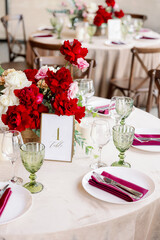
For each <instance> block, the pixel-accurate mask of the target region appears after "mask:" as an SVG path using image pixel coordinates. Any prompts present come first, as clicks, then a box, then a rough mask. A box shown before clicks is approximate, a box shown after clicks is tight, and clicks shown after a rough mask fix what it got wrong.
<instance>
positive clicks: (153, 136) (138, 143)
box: [132, 134, 160, 146]
mask: <svg viewBox="0 0 160 240" xmlns="http://www.w3.org/2000/svg"><path fill="white" fill-rule="evenodd" d="M135 136H136V137H146V138H160V134H135ZM132 145H133V146H134V145H135V146H136V145H155V146H156V145H157V146H158V145H159V146H160V141H153V140H151V141H148V142H140V141H139V140H138V139H134V140H133V143H132Z"/></svg>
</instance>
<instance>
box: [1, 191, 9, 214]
mask: <svg viewBox="0 0 160 240" xmlns="http://www.w3.org/2000/svg"><path fill="white" fill-rule="evenodd" d="M11 194H12V190H11V188H7V189H6V190H5V192H4V193H3V195H2V197H1V198H0V216H1V215H2V213H3V211H4V209H5V207H6V204H7V202H8V200H9V198H10V196H11Z"/></svg>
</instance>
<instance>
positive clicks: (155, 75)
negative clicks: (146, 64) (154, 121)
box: [146, 69, 160, 118]
mask: <svg viewBox="0 0 160 240" xmlns="http://www.w3.org/2000/svg"><path fill="white" fill-rule="evenodd" d="M148 75H149V77H150V84H149V92H148V99H147V107H146V111H147V112H150V110H151V108H152V103H153V98H154V97H155V96H156V103H157V108H158V117H159V118H160V70H158V69H152V70H150V71H148ZM155 86H156V87H157V90H158V91H157V93H156V89H155ZM154 91H155V92H154Z"/></svg>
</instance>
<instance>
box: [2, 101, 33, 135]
mask: <svg viewBox="0 0 160 240" xmlns="http://www.w3.org/2000/svg"><path fill="white" fill-rule="evenodd" d="M2 122H3V123H4V124H5V125H8V127H9V129H11V130H18V131H20V132H21V131H24V130H25V129H26V128H29V127H30V123H31V118H30V116H29V115H28V113H27V109H26V108H25V106H23V105H18V106H15V105H14V106H9V107H8V110H7V112H6V114H2Z"/></svg>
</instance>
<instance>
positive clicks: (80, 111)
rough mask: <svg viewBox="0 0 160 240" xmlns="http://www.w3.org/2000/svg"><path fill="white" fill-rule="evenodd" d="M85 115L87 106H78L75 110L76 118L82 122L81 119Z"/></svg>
mask: <svg viewBox="0 0 160 240" xmlns="http://www.w3.org/2000/svg"><path fill="white" fill-rule="evenodd" d="M84 116H85V107H78V106H77V109H76V112H75V119H76V120H77V121H78V122H79V123H80V122H81V121H80V119H82V118H83V117H84Z"/></svg>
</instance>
